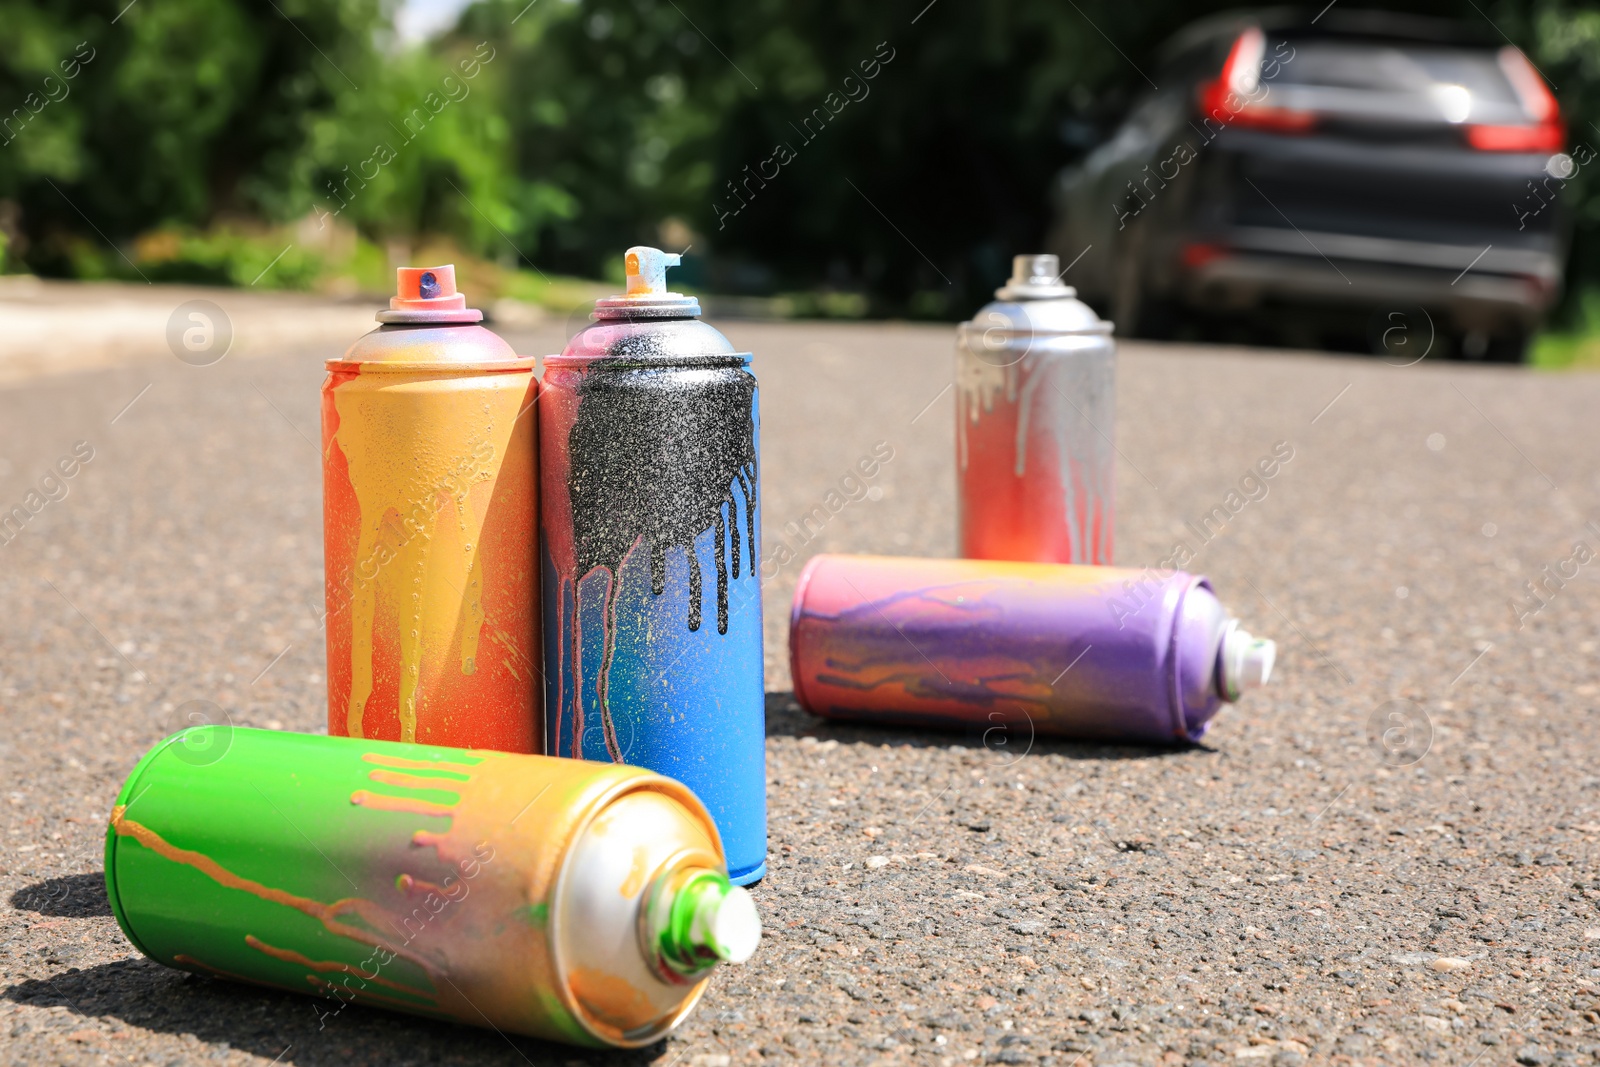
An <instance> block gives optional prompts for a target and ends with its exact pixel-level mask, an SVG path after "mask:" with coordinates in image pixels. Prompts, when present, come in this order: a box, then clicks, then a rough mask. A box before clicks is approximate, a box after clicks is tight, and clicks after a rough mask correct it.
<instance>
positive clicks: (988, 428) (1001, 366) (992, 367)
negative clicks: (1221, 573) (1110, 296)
mask: <svg viewBox="0 0 1600 1067" xmlns="http://www.w3.org/2000/svg"><path fill="white" fill-rule="evenodd" d="M1059 272H1060V263H1059V262H1058V261H1057V259H1056V257H1055V256H1049V255H1027V256H1017V257H1016V258H1015V260H1014V261H1013V267H1012V275H1011V280H1010V281H1008V282H1007V283H1006V284H1005V285H1004V286H1003V287H1001V288H1000V289H998V290H996V292H995V298H996V299H995V301H994V302H993V303H990V304H987V305H985V306H984V308H983V310H981V311H979V312H978V314H977V315H975V316H974V317H973V319H972V321H971V322H964V323H962V324H961V325H960V326H959V327H957V330H956V466H957V474H956V479H957V502H958V512H959V520H958V523H959V530H960V535H959V536H960V552H961V555H963V556H965V557H967V558H968V559H1003V560H1026V561H1029V562H1035V563H1091V564H1110V563H1111V562H1112V556H1111V542H1112V535H1113V532H1114V529H1113V528H1114V519H1113V503H1114V499H1115V484H1114V483H1115V478H1116V449H1115V447H1114V445H1113V437H1114V426H1115V418H1116V349H1115V346H1114V345H1113V343H1112V340H1111V324H1110V323H1109V322H1103V321H1101V320H1100V319H1099V318H1097V317H1096V316H1095V313H1094V312H1093V311H1092V310H1090V308H1089V306H1088V305H1087V304H1084V303H1083V302H1081V301H1079V300H1078V299H1076V297H1075V295H1074V290H1073V289H1072V288H1071V287H1070V286H1067V285H1063V284H1062V283H1061V278H1060V274H1059Z"/></svg>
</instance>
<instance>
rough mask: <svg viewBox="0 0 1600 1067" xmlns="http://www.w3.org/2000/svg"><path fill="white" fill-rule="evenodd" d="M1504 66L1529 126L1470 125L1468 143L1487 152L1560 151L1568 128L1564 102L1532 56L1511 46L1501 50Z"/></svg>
mask: <svg viewBox="0 0 1600 1067" xmlns="http://www.w3.org/2000/svg"><path fill="white" fill-rule="evenodd" d="M1499 58H1500V69H1501V70H1502V71H1504V72H1505V76H1506V80H1507V81H1509V82H1510V83H1511V88H1512V89H1514V90H1516V93H1517V99H1518V100H1520V101H1521V102H1522V110H1523V113H1524V114H1526V115H1527V116H1528V118H1529V119H1531V120H1532V124H1531V125H1527V126H1476V125H1475V126H1468V127H1467V143H1468V144H1469V145H1471V146H1472V147H1473V148H1476V149H1478V150H1480V151H1483V152H1559V151H1561V150H1562V149H1563V148H1565V147H1566V144H1567V129H1566V124H1565V123H1563V122H1562V121H1561V105H1559V104H1557V103H1556V98H1555V97H1554V96H1552V95H1551V93H1550V88H1549V86H1547V85H1545V83H1544V79H1543V78H1542V77H1540V76H1539V72H1538V71H1537V70H1535V69H1534V66H1533V64H1532V63H1530V62H1528V57H1527V56H1525V55H1523V54H1522V53H1521V52H1519V51H1518V50H1517V49H1515V48H1511V47H1509V46H1507V47H1505V48H1502V49H1500V57H1499Z"/></svg>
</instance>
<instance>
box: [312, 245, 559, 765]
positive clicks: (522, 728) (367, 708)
mask: <svg viewBox="0 0 1600 1067" xmlns="http://www.w3.org/2000/svg"><path fill="white" fill-rule="evenodd" d="M398 274H399V295H397V296H396V297H394V298H393V299H392V300H390V301H389V310H387V311H380V312H379V313H378V321H379V322H380V323H382V324H383V325H381V326H380V327H378V329H376V330H374V331H372V332H371V333H369V334H367V335H366V336H364V337H362V338H361V339H360V340H359V341H357V342H356V343H355V344H354V345H352V346H351V347H350V349H349V351H347V352H346V353H345V354H344V356H343V357H341V358H339V359H335V360H330V361H329V362H328V377H327V380H326V381H325V382H324V384H323V387H322V455H323V468H322V472H323V521H324V528H323V531H324V532H323V542H324V552H325V554H326V574H327V579H326V580H327V604H328V609H327V616H326V620H327V631H328V732H329V733H330V734H334V735H344V736H351V737H376V738H383V739H387V740H398V741H421V742H426V743H429V744H442V745H454V746H459V747H475V748H495V749H501V750H503V751H507V752H533V751H536V748H535V746H536V745H537V744H538V742H539V727H540V709H541V707H542V705H543V691H542V690H543V679H542V677H541V672H540V656H541V655H542V649H541V645H540V641H539V613H538V607H537V605H538V603H539V572H538V565H537V555H536V552H535V547H534V546H535V543H536V541H535V537H536V533H535V529H536V523H537V509H538V495H537V494H538V469H537V447H538V442H537V437H536V435H537V430H536V428H535V413H534V400H535V398H536V396H537V390H538V388H539V386H538V382H537V381H536V380H535V379H534V377H533V364H534V361H533V360H532V359H524V358H521V357H519V356H517V354H516V353H515V352H513V351H512V349H511V346H510V345H508V344H506V342H505V341H503V340H501V339H500V338H499V337H498V336H497V335H495V334H494V333H492V332H490V331H489V330H487V329H485V328H484V327H483V326H480V325H478V323H479V322H480V321H481V320H482V318H483V313H482V312H481V311H477V310H474V309H471V308H468V307H467V303H466V298H465V297H464V296H463V295H462V294H460V293H458V292H456V285H455V268H454V267H450V266H443V267H427V268H413V267H406V268H402V269H401V270H400V271H399V272H398Z"/></svg>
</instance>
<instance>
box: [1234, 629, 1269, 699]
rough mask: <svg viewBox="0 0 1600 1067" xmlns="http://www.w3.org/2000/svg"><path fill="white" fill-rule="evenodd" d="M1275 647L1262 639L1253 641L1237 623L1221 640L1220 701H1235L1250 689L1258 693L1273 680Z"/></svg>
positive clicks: (1256, 638) (1254, 638)
mask: <svg viewBox="0 0 1600 1067" xmlns="http://www.w3.org/2000/svg"><path fill="white" fill-rule="evenodd" d="M1277 655H1278V646H1277V644H1276V643H1275V642H1272V641H1269V640H1267V639H1266V638H1264V637H1252V636H1251V635H1250V634H1249V633H1248V632H1247V631H1245V630H1241V629H1240V628H1239V626H1238V624H1237V623H1235V624H1233V625H1232V626H1231V627H1229V629H1228V632H1227V634H1226V635H1225V636H1224V637H1223V638H1222V664H1221V666H1222V678H1221V682H1222V686H1221V688H1222V697H1223V699H1224V700H1238V699H1239V697H1240V696H1241V695H1243V694H1244V693H1245V692H1247V691H1249V690H1251V689H1260V688H1261V687H1262V686H1264V685H1266V684H1267V680H1268V679H1269V678H1271V677H1272V664H1273V661H1274V660H1275V659H1276V658H1277Z"/></svg>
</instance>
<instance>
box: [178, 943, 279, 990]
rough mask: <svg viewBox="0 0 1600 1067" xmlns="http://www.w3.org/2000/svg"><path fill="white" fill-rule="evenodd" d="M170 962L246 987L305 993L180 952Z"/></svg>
mask: <svg viewBox="0 0 1600 1067" xmlns="http://www.w3.org/2000/svg"><path fill="white" fill-rule="evenodd" d="M172 962H173V964H174V965H175V966H178V967H184V968H187V969H189V970H192V971H199V972H201V973H202V974H209V975H210V976H211V977H213V978H226V979H227V980H228V981H230V982H243V983H245V984H246V985H264V986H266V987H267V988H269V989H281V990H283V991H284V992H285V993H296V994H299V993H304V992H305V990H303V989H296V988H295V987H294V986H292V985H283V984H281V983H279V982H267V981H263V980H262V979H260V978H246V977H245V976H244V975H242V974H234V973H233V972H232V971H225V970H223V969H222V968H221V967H213V966H211V964H209V963H207V962H205V961H204V960H197V959H195V958H194V957H193V956H190V955H186V954H185V953H182V952H180V953H178V954H177V955H176V956H174V957H172Z"/></svg>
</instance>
